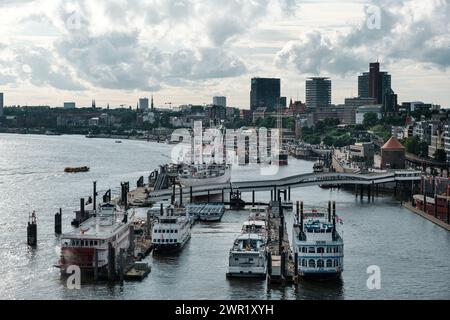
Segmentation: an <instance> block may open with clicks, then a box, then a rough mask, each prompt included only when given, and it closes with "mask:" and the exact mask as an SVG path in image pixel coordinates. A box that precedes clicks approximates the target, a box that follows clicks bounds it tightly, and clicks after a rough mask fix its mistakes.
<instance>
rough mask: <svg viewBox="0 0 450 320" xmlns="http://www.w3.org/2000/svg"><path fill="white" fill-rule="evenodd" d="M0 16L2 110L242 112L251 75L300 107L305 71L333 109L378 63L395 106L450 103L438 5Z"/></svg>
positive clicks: (80, 5) (14, 11)
mask: <svg viewBox="0 0 450 320" xmlns="http://www.w3.org/2000/svg"><path fill="white" fill-rule="evenodd" d="M0 9H1V10H2V12H3V13H2V16H3V18H4V19H3V23H2V24H1V26H0V35H1V36H2V40H1V41H0V54H2V59H0V92H4V93H5V105H36V104H41V105H51V106H62V105H63V102H64V101H76V102H77V105H79V106H89V105H90V104H91V101H92V99H95V100H96V101H97V104H98V106H106V105H107V104H108V103H109V104H111V105H112V106H120V105H121V104H124V105H127V106H128V105H131V106H134V105H136V101H137V100H138V99H139V98H140V97H146V96H150V95H151V94H152V93H153V94H154V96H155V105H156V106H163V105H165V104H166V103H171V104H173V105H180V104H190V103H192V104H209V103H210V102H211V98H212V97H213V96H226V97H227V100H228V105H230V106H236V107H241V108H245V109H247V108H249V96H248V92H249V91H250V79H251V78H255V77H273V78H281V81H282V83H281V96H284V97H287V99H288V100H289V99H290V98H291V97H292V98H293V99H294V100H302V101H305V81H306V79H307V78H309V77H312V76H324V77H330V78H331V79H332V80H333V94H332V97H333V100H332V103H333V104H340V103H342V102H343V101H344V99H345V98H347V97H355V96H357V95H358V83H357V79H358V75H360V74H361V73H362V72H365V71H366V70H367V66H368V64H369V62H373V61H376V60H379V61H380V62H381V63H382V66H383V70H386V71H388V72H389V73H390V74H391V75H392V87H393V89H394V91H395V92H396V93H397V94H398V96H399V102H401V101H417V100H418V101H425V102H430V103H435V104H440V105H442V106H443V107H450V92H449V91H448V90H447V88H448V87H450V77H449V71H448V68H449V66H450V49H449V46H448V36H447V32H448V28H449V24H448V21H449V19H448V18H449V13H450V5H449V4H448V3H447V2H446V1H439V0H434V1H428V2H426V3H424V2H423V1H416V0H404V1H388V0H377V1H357V0H349V1H344V2H342V3H340V4H336V3H334V2H332V1H317V2H314V3H312V2H304V1H295V0H279V1H278V0H267V1H259V2H258V1H255V2H241V1H238V0H235V1H231V2H227V3H225V4H217V3H216V2H215V1H214V2H213V1H188V0H180V1H176V2H163V1H138V2H131V3H128V2H127V1H122V2H120V1H115V2H111V1H109V2H107V1H96V2H95V3H91V2H88V1H81V0H79V1H75V0H72V1H64V2H63V1H33V0H26V1H6V2H2V4H0ZM210 12H216V14H215V15H211V13H210ZM118 20H119V21H123V22H124V23H123V24H120V23H116V22H114V21H118ZM378 20H379V21H378Z"/></svg>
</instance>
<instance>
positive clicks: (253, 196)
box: [252, 190, 255, 207]
mask: <svg viewBox="0 0 450 320" xmlns="http://www.w3.org/2000/svg"><path fill="white" fill-rule="evenodd" d="M253 206H255V190H252V207H253Z"/></svg>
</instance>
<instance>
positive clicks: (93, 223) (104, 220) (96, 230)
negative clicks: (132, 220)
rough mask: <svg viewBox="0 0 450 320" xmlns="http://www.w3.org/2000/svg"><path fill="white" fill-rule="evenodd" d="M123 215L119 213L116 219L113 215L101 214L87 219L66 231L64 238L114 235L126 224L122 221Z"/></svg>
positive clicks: (96, 237) (91, 237) (95, 237)
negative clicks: (78, 225)
mask: <svg viewBox="0 0 450 320" xmlns="http://www.w3.org/2000/svg"><path fill="white" fill-rule="evenodd" d="M123 217H124V216H123V215H117V216H116V220H114V217H113V216H101V217H98V218H95V217H94V218H90V219H88V220H86V221H85V222H84V223H83V224H81V226H80V227H79V228H77V229H74V230H72V231H70V232H68V233H65V234H64V235H63V236H62V238H63V239H73V238H79V239H99V238H108V237H110V236H112V235H114V234H115V233H116V232H117V231H118V230H119V229H120V228H122V227H124V226H125V225H126V224H125V223H123V222H122V220H123Z"/></svg>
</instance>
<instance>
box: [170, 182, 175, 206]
mask: <svg viewBox="0 0 450 320" xmlns="http://www.w3.org/2000/svg"><path fill="white" fill-rule="evenodd" d="M171 203H172V205H174V204H175V183H174V184H172V201H171Z"/></svg>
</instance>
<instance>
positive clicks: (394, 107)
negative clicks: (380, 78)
mask: <svg viewBox="0 0 450 320" xmlns="http://www.w3.org/2000/svg"><path fill="white" fill-rule="evenodd" d="M397 100H398V97H397V95H396V94H395V92H394V90H392V89H390V88H389V89H388V90H387V91H386V93H385V94H384V103H383V107H384V108H383V109H384V110H383V111H384V114H385V115H395V114H397V113H398V101H397Z"/></svg>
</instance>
